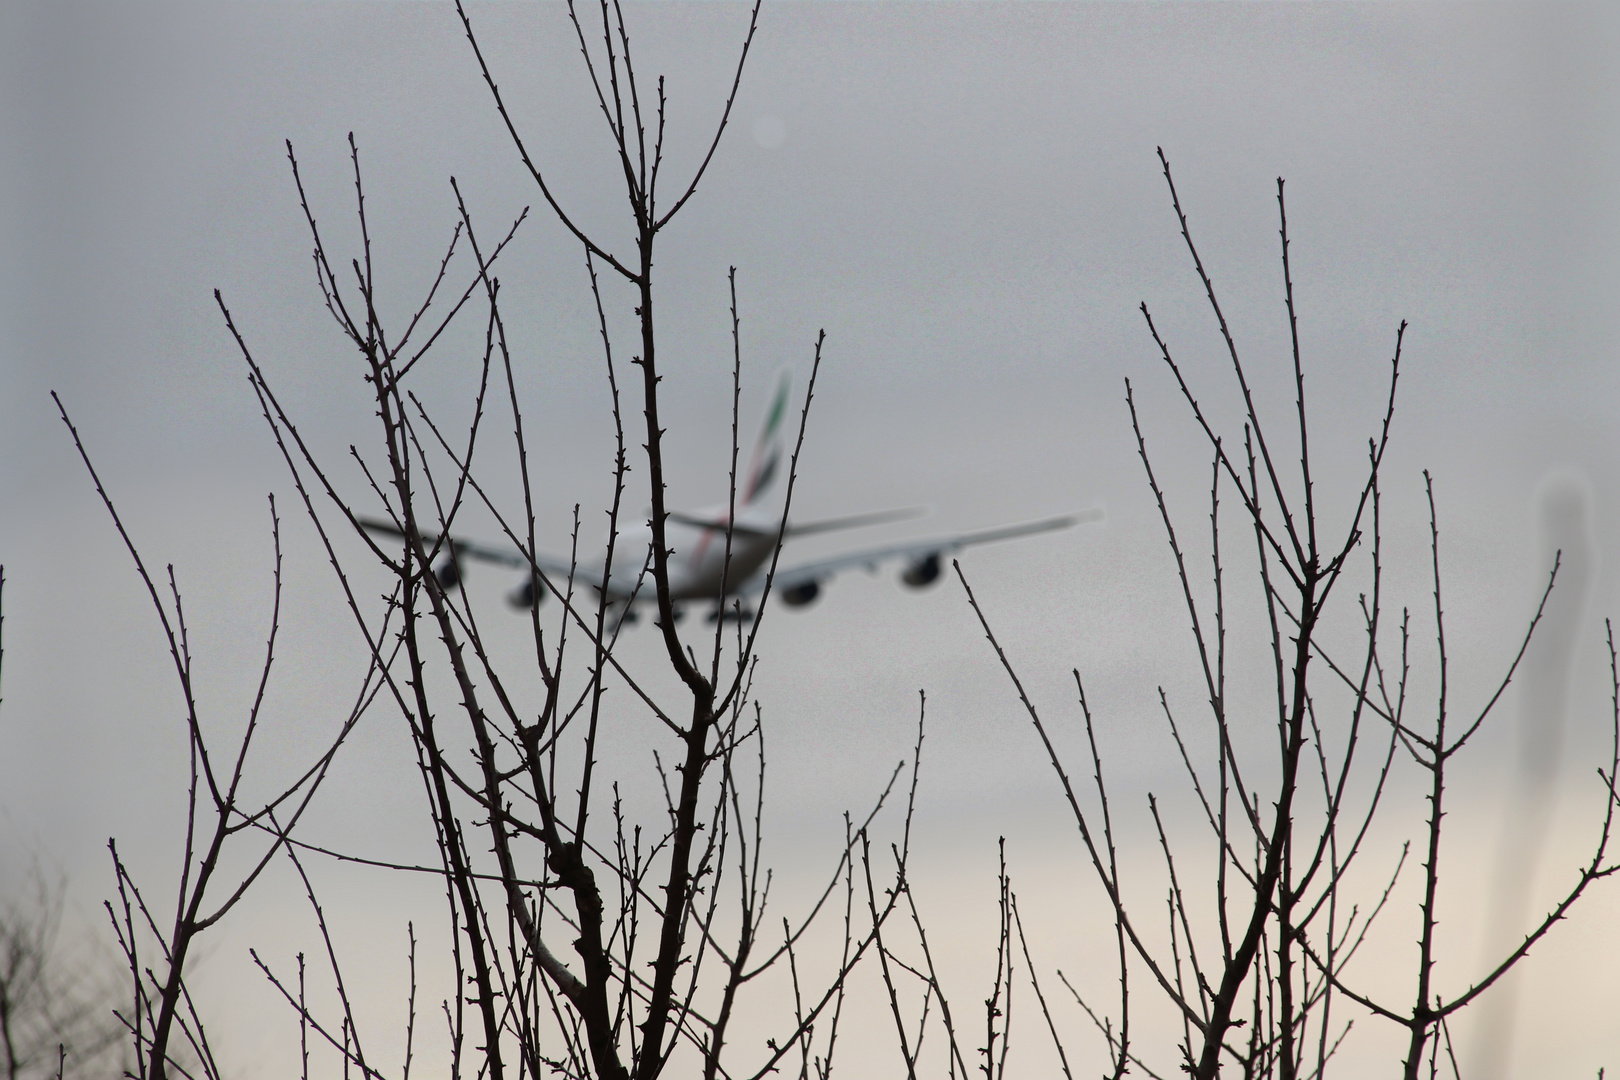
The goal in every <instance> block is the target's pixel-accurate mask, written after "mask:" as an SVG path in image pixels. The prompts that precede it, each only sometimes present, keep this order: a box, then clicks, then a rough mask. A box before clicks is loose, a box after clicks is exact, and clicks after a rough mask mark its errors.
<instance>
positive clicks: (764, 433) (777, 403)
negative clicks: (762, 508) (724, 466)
mask: <svg viewBox="0 0 1620 1080" xmlns="http://www.w3.org/2000/svg"><path fill="white" fill-rule="evenodd" d="M792 388H793V369H792V368H786V367H784V368H783V369H782V372H781V374H780V375H778V376H777V379H776V392H775V393H774V394H772V395H771V405H770V408H769V409H767V410H766V412H765V423H764V424H763V425H762V426H761V427H760V429H759V438H758V440H756V441H755V443H754V457H753V461H752V462H751V463H750V464H749V466H748V474H747V480H746V481H745V482H744V484H743V488H742V491H741V492H740V493H739V494H740V495H741V496H742V498H741V503H742V505H743V506H750V505H752V504H753V503H755V502H757V501H759V500H760V499H761V498H762V497H764V495H765V494H766V492H768V491H770V489H771V484H772V483H773V482H774V481H775V480H776V475H777V473H778V472H779V471H780V470H781V469H782V467H783V462H782V458H783V454H784V443H785V442H786V438H785V435H786V431H787V413H788V391H790V390H791V389H792Z"/></svg>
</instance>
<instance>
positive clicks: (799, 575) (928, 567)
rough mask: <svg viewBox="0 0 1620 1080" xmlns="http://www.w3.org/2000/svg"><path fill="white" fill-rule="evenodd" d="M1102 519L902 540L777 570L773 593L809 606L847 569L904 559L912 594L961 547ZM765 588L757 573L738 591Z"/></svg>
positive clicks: (1063, 519) (1073, 517)
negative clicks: (825, 587)
mask: <svg viewBox="0 0 1620 1080" xmlns="http://www.w3.org/2000/svg"><path fill="white" fill-rule="evenodd" d="M1102 518H1103V512H1102V511H1101V510H1096V509H1093V510H1082V511H1080V512H1079V513H1077V514H1064V515H1061V516H1059V517H1050V518H1043V519H1041V520H1040V521H1028V522H1023V523H1021V524H1018V525H1003V526H999V527H997V528H994V529H981V530H979V531H977V532H969V533H958V534H957V535H955V536H936V537H931V538H928V539H923V540H906V541H902V542H900V543H898V544H890V545H888V546H885V547H874V548H865V549H863V550H860V551H849V552H845V553H843V554H841V555H834V556H831V557H829V558H825V559H818V560H816V561H815V562H808V563H801V564H799V565H798V566H790V567H786V568H783V569H779V570H777V572H776V580H775V582H774V584H773V586H772V587H773V589H774V590H775V591H776V593H777V595H779V596H781V597H782V600H783V602H784V603H786V604H787V605H788V606H790V607H797V606H799V605H801V604H808V603H809V602H810V601H811V600H814V599H815V598H816V595H817V594H818V593H819V592H820V588H821V583H822V582H824V581H826V580H828V579H829V578H831V577H832V576H833V575H835V574H837V573H838V572H839V571H840V570H847V569H849V568H850V567H854V566H860V567H865V568H866V569H867V570H868V571H875V570H876V569H877V568H878V566H879V565H881V564H882V563H885V562H888V561H890V560H891V559H902V560H905V561H906V562H907V564H908V565H907V567H906V569H905V570H903V571H902V572H901V574H900V580H901V581H903V582H905V583H906V584H907V585H910V586H911V587H912V588H921V587H922V586H924V585H927V584H929V583H930V582H932V581H933V580H934V579H936V578H937V577H939V575H940V570H941V559H942V558H944V557H945V556H947V555H951V554H954V553H955V552H957V551H960V550H962V549H963V548H965V547H971V546H973V545H975V544H991V543H995V542H996V541H999V540H1012V539H1015V538H1017V537H1020V536H1033V535H1035V534H1036V533H1043V532H1051V531H1053V530H1056V529H1067V528H1070V527H1072V526H1074V525H1078V524H1080V523H1082V522H1086V521H1100V520H1102ZM764 587H765V575H764V574H763V573H759V574H756V575H754V577H752V578H750V579H749V581H748V582H747V583H746V584H744V585H743V586H741V587H740V588H738V589H737V592H739V593H744V594H752V593H758V592H759V591H760V590H761V589H763V588H764Z"/></svg>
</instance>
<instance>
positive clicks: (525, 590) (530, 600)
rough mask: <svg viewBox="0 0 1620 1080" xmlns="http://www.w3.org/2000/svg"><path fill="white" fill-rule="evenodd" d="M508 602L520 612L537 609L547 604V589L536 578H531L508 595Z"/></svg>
mask: <svg viewBox="0 0 1620 1080" xmlns="http://www.w3.org/2000/svg"><path fill="white" fill-rule="evenodd" d="M506 602H507V603H508V604H510V605H511V606H512V607H515V608H517V609H518V610H519V611H528V610H529V609H530V608H537V607H539V606H540V605H541V604H543V603H545V602H546V588H545V586H544V585H541V584H540V582H539V580H538V579H536V578H530V579H529V580H528V581H525V582H524V583H523V584H522V585H519V586H518V587H517V588H515V589H513V590H512V591H511V592H509V593H507V594H506Z"/></svg>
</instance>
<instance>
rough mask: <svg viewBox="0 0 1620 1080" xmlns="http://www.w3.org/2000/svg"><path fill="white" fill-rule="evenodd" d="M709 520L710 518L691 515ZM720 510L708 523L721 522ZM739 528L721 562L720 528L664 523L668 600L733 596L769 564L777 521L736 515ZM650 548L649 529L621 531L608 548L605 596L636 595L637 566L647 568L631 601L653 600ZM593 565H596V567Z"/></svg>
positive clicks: (722, 534) (723, 535) (722, 510)
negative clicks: (610, 562) (609, 569)
mask: <svg viewBox="0 0 1620 1080" xmlns="http://www.w3.org/2000/svg"><path fill="white" fill-rule="evenodd" d="M693 516H701V517H703V518H704V519H706V520H707V519H711V515H710V514H702V515H693ZM724 518H725V508H724V507H721V508H720V509H719V510H718V512H715V513H713V514H712V519H713V520H724ZM737 522H738V525H739V527H746V528H747V530H748V531H747V532H743V531H736V532H733V533H732V534H731V547H730V559H729V560H728V559H727V550H726V533H725V532H724V531H723V530H720V529H704V528H698V527H696V526H692V525H686V524H683V523H681V522H676V521H668V522H666V523H665V526H664V539H665V542H666V543H667V544H668V546H669V548H670V556H669V594H670V599H672V600H719V599H721V597H722V592H724V593H728V594H729V593H733V592H735V591H736V590H737V589H738V588H740V587H741V586H742V584H743V583H744V582H746V581H748V580H749V579H750V578H752V577H753V576H754V575H755V574H756V573H758V572H759V571H760V569H761V568H763V567H764V566H766V565H767V564H768V563H769V562H770V559H771V552H772V550H773V549H774V548H775V545H776V527H777V526H778V525H779V524H780V522H779V521H776V520H772V519H769V518H764V519H760V520H752V519H750V518H745V517H744V516H743V515H742V514H740V513H739V514H738V515H737ZM651 548H652V529H651V528H650V527H649V526H647V525H640V526H637V527H635V528H632V529H625V530H624V531H623V532H621V533H620V534H619V539H618V542H617V543H616V544H615V545H614V553H613V572H612V574H611V575H610V576H609V579H608V583H607V587H608V593H609V594H610V595H611V596H612V597H613V598H614V599H616V600H625V599H628V598H629V597H630V594H631V592H632V590H636V583H637V580H638V578H640V576H641V570H642V566H643V565H646V566H647V567H648V572H647V576H646V578H645V579H644V580H641V583H640V584H641V587H640V589H639V590H637V591H636V592H635V598H636V600H637V601H649V602H650V601H652V600H653V598H654V595H655V593H654V590H653V582H652V571H651V564H650V562H648V559H647V552H648V551H649V550H651ZM597 565H601V564H600V563H598V564H597Z"/></svg>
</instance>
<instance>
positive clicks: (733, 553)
mask: <svg viewBox="0 0 1620 1080" xmlns="http://www.w3.org/2000/svg"><path fill="white" fill-rule="evenodd" d="M791 384H792V373H791V371H790V370H788V369H784V370H783V372H782V374H781V376H780V377H779V379H778V381H777V388H776V393H775V395H774V397H773V398H772V401H771V407H770V409H769V411H767V413H766V414H765V422H764V424H763V425H762V426H761V428H760V433H759V438H758V439H757V440H756V441H755V445H754V452H753V459H752V462H751V464H750V466H749V469H748V472H747V473H746V477H747V479H746V482H745V483H744V484H743V485H742V486H741V489H740V491H739V492H738V499H737V503H736V511H735V513H730V512H729V508H728V507H727V506H725V505H721V506H718V507H709V508H706V509H703V510H699V511H695V512H691V513H680V512H670V513H669V514H668V517H667V521H666V525H665V539H666V541H667V542H668V544H669V546H670V547H671V548H672V549H673V553H672V554H671V555H670V557H669V592H670V599H671V600H673V601H675V605H676V608H675V617H676V618H677V619H679V618H680V617H681V614H682V613H683V607H682V605H683V604H685V603H688V602H703V601H706V602H709V603H711V604H713V608H712V610H711V611H710V614H709V621H711V622H713V621H714V620H716V619H721V618H732V617H738V618H742V619H745V620H751V619H752V618H753V617H754V613H753V611H752V610H751V609H749V608H747V607H745V606H744V603H745V602H746V601H747V600H748V599H749V598H750V597H755V596H758V595H759V594H760V593H762V592H763V591H764V588H765V579H766V575H767V571H768V570H769V564H770V561H771V556H772V554H773V553H774V552H775V550H776V546H777V543H778V539H779V538H780V540H781V541H782V542H786V541H787V540H792V539H797V538H799V537H803V536H812V535H815V534H817V533H823V532H832V531H835V530H842V529H849V528H856V527H860V526H867V525H878V524H884V523H887V522H892V521H900V520H903V519H906V518H911V517H916V516H918V515H919V514H922V513H924V512H925V511H924V510H921V509H917V508H910V509H904V510H880V511H876V512H872V513H865V514H854V515H850V516H847V517H837V518H824V519H822V520H819V521H807V522H796V521H787V522H784V521H783V520H782V517H781V515H780V514H779V513H776V512H773V510H772V509H771V507H770V505H769V500H767V498H766V496H767V495H768V494H769V492H770V491H771V488H772V485H773V482H774V481H775V480H776V478H777V475H778V472H779V471H780V469H781V467H782V461H783V455H784V451H785V442H786V439H785V424H784V421H785V419H786V417H787V413H788V397H789V391H790V389H791ZM1102 517H1103V513H1102V511H1101V510H1097V509H1092V510H1086V511H1081V512H1079V513H1074V514H1063V515H1060V516H1057V517H1049V518H1042V519H1040V520H1038V521H1028V522H1022V523H1019V524H1015V525H1003V526H998V527H995V528H989V529H981V530H978V531H976V532H966V533H957V534H956V535H953V536H936V537H930V538H926V539H921V540H902V541H899V542H896V543H893V544H888V545H884V546H881V547H872V548H863V549H859V550H856V551H849V552H844V553H842V554H839V555H833V556H830V557H827V558H823V559H818V560H816V561H814V562H808V563H802V564H800V565H797V566H786V567H784V566H778V568H777V571H776V576H775V579H774V580H773V582H772V589H773V591H774V592H775V594H776V595H777V596H778V597H780V598H781V600H782V602H783V603H784V604H786V605H787V606H788V607H794V608H797V607H804V606H805V605H807V604H809V603H811V602H812V601H813V600H815V599H816V598H817V597H818V596H819V595H820V593H821V587H822V585H823V584H824V583H825V582H827V581H828V580H829V579H830V578H832V577H833V576H834V575H835V574H837V573H838V572H839V571H841V570H845V569H848V568H850V567H856V566H860V567H865V568H866V569H867V570H868V571H869V572H870V571H875V570H876V569H877V567H878V566H879V565H880V564H882V563H885V562H889V561H890V560H901V561H903V562H904V564H905V565H904V567H903V568H902V570H901V571H900V581H901V582H902V583H904V584H905V585H907V586H909V587H911V588H914V589H920V588H924V587H926V586H928V585H930V584H932V583H933V582H934V581H935V580H937V579H938V578H939V576H940V572H941V570H942V563H941V560H943V559H944V558H945V557H946V556H948V555H952V554H954V553H956V552H958V551H960V550H962V549H963V548H966V547H972V546H974V545H978V544H989V543H995V542H997V541H1001V540H1012V539H1014V538H1017V537H1023V536H1032V535H1034V534H1036V533H1042V532H1051V531H1054V530H1058V529H1067V528H1070V527H1071V526H1074V525H1078V524H1080V523H1081V522H1086V521H1098V520H1100V519H1101V518H1102ZM359 524H360V525H361V527H363V528H364V529H365V530H366V531H368V532H370V533H373V534H376V535H380V536H389V537H395V538H398V537H400V536H401V535H402V533H401V532H400V529H399V527H398V526H397V525H395V524H394V523H392V522H388V521H381V520H376V519H370V518H361V519H359ZM728 530H729V532H730V534H731V543H730V549H731V550H730V558H729V560H728V558H727V551H726V546H727V545H726V534H727V532H728ZM422 540H423V542H424V543H425V544H427V545H429V546H430V547H432V546H442V547H443V548H445V549H446V554H445V556H444V558H443V559H442V560H441V561H440V563H439V565H438V566H437V567H435V568H434V571H433V574H434V577H435V578H437V579H438V582H439V584H440V585H441V586H442V587H444V588H445V589H446V590H447V591H449V590H454V589H455V588H457V587H459V586H460V584H461V579H462V569H463V567H462V563H463V560H466V559H473V560H477V561H480V562H487V563H492V564H495V565H497V566H505V567H509V568H512V569H514V570H520V571H521V570H528V571H529V573H528V574H527V575H526V577H525V580H524V582H523V583H522V584H520V585H519V586H518V587H517V588H515V589H513V590H512V591H511V592H510V593H508V594H507V598H506V599H507V602H508V603H509V604H510V605H511V606H512V607H514V608H517V609H520V610H527V609H529V608H532V607H535V606H537V605H538V604H540V603H542V602H543V601H544V600H545V596H546V592H547V591H548V590H547V588H546V585H545V584H544V582H542V581H540V580H538V578H537V575H536V571H538V574H540V575H544V576H545V578H547V579H549V580H550V581H551V583H552V584H553V585H555V586H556V587H558V588H559V589H561V588H563V587H564V586H563V583H564V582H565V581H567V580H568V577H569V575H570V574H572V575H573V579H574V581H575V583H576V584H584V585H586V586H589V587H591V588H594V589H595V590H596V591H597V592H598V594H600V593H602V592H606V594H607V598H608V602H609V604H610V605H611V606H612V607H614V608H617V609H618V610H619V617H620V619H622V620H623V621H624V622H626V623H628V624H631V625H634V624H635V622H636V621H637V613H636V608H637V606H638V605H639V604H642V603H652V602H655V599H654V592H653V587H652V583H651V581H650V580H646V579H645V577H646V576H645V575H644V574H643V572H642V571H643V568H644V567H645V566H647V565H648V561H647V553H648V551H649V550H650V548H651V546H652V527H651V524H650V523H647V524H643V525H640V526H633V527H628V528H625V529H622V530H621V531H620V533H619V538H618V541H617V542H616V543H615V545H614V556H613V562H612V564H611V565H608V566H607V570H608V572H607V574H606V577H605V581H604V578H603V576H601V571H600V569H599V568H601V567H602V566H603V565H604V563H605V552H604V555H603V557H602V558H598V559H596V560H595V561H594V562H593V561H590V560H585V559H582V560H580V561H579V562H578V564H577V565H571V564H570V561H569V560H568V559H564V558H558V557H556V556H551V555H544V554H540V553H536V554H535V556H534V558H533V559H532V560H531V559H529V558H528V557H527V556H525V555H524V554H523V553H522V552H521V551H519V550H516V549H514V548H510V547H494V546H490V545H487V544H481V543H476V542H473V541H468V540H463V539H460V538H459V537H444V538H443V540H444V543H443V544H442V545H440V540H441V538H440V537H439V536H437V535H433V534H427V533H424V534H423V536H422ZM727 601H731V602H732V607H731V609H730V610H727Z"/></svg>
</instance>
